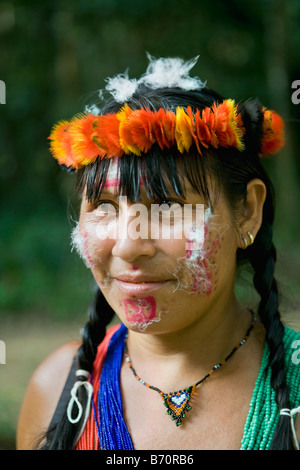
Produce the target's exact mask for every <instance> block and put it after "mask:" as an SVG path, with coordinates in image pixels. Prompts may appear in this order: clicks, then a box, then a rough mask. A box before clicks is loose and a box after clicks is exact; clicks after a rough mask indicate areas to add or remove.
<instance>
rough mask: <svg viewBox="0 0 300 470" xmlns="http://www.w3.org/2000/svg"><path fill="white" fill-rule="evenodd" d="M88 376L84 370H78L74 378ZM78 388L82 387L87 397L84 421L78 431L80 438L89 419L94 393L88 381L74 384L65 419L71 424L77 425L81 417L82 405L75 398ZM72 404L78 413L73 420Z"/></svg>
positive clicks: (78, 381)
mask: <svg viewBox="0 0 300 470" xmlns="http://www.w3.org/2000/svg"><path fill="white" fill-rule="evenodd" d="M89 375H90V374H89V372H87V371H85V370H82V369H78V370H77V371H76V376H84V377H87V378H88V377H89ZM80 387H84V388H85V389H86V391H87V395H88V396H87V403H86V407H85V415H84V420H83V423H82V426H81V429H80V433H79V437H80V436H81V434H82V432H83V430H84V427H85V425H86V422H87V419H88V417H89V413H90V406H91V400H92V396H93V391H94V389H93V385H92V384H91V383H90V382H88V381H82V380H77V381H76V382H75V383H74V385H73V388H72V390H71V398H70V401H69V404H68V408H67V417H68V420H69V422H70V423H71V424H76V423H78V422H79V421H80V419H81V417H82V413H83V407H82V404H81V403H80V401H79V400H78V398H77V391H78V389H79V388H80ZM74 404H76V405H77V408H78V413H77V416H76V417H75V418H73V417H72V411H73V406H74Z"/></svg>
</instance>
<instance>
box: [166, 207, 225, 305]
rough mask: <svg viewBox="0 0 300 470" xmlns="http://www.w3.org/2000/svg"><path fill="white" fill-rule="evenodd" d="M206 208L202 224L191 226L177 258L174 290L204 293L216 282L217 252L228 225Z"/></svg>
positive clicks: (208, 292)
mask: <svg viewBox="0 0 300 470" xmlns="http://www.w3.org/2000/svg"><path fill="white" fill-rule="evenodd" d="M215 218H216V216H213V215H212V213H211V211H210V209H207V210H206V211H205V217H204V220H203V225H201V226H199V225H198V226H197V227H193V228H192V230H191V231H190V233H189V236H188V239H187V243H186V253H185V257H181V258H179V259H178V262H177V269H176V270H175V272H174V273H173V276H174V277H175V279H177V286H176V288H175V291H176V290H183V291H185V292H187V293H189V294H199V295H204V296H208V295H210V294H211V292H212V290H213V287H214V285H215V284H216V282H217V274H218V263H217V252H218V250H219V249H220V245H221V244H222V241H223V239H224V234H225V231H226V230H228V228H229V226H228V225H226V224H223V223H218V222H215V221H214V220H215Z"/></svg>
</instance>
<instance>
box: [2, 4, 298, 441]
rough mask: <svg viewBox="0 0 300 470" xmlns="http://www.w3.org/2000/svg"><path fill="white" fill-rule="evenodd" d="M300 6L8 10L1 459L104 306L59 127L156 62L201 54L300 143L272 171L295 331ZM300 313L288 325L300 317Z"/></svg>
mask: <svg viewBox="0 0 300 470" xmlns="http://www.w3.org/2000/svg"><path fill="white" fill-rule="evenodd" d="M299 19H300V2H299V0H287V1H284V0H248V1H242V2H241V1H240V0H226V2H225V1H224V0H216V1H214V0H212V1H211V2H206V1H202V0H126V1H125V0H91V1H87V0H75V1H71V0H69V1H68V0H66V1H59V0H44V1H42V2H40V1H34V0H26V1H25V0H23V1H22V0H19V1H18V0H15V1H1V2H0V48H1V49H0V80H3V81H4V82H5V84H6V104H1V105H0V143H1V144H0V191H1V202H0V204H1V208H0V211H1V212H0V253H1V255H0V276H1V278H0V279H1V282H0V340H2V341H5V345H6V364H2V365H0V449H10V448H14V446H15V444H14V439H15V429H16V423H17V416H18V412H19V408H20V403H21V400H22V397H23V395H24V392H25V388H26V385H27V382H28V380H29V377H30V375H31V373H32V371H33V370H34V368H35V367H36V366H37V365H38V364H39V363H40V362H41V361H42V359H43V358H44V357H45V356H46V355H47V354H49V352H50V351H52V350H53V348H55V347H57V346H58V345H60V344H62V343H64V342H65V341H68V340H70V339H73V338H77V337H79V329H80V327H81V326H82V325H83V324H84V322H85V321H86V312H87V307H88V305H89V303H90V301H91V299H92V280H91V277H90V274H89V272H88V271H87V270H86V268H85V267H84V266H83V265H82V263H81V261H80V260H78V259H77V256H76V255H75V254H74V253H71V250H70V231H71V228H72V226H73V222H74V220H76V218H77V205H78V204H77V197H76V195H75V192H74V183H75V179H74V177H73V176H71V175H69V174H67V173H64V172H62V171H61V170H60V169H59V167H58V165H57V164H56V163H55V161H54V160H53V159H52V158H51V157H50V156H49V153H48V143H47V136H48V135H49V131H50V129H51V126H52V124H53V123H54V122H56V121H57V120H60V119H64V118H69V117H71V116H73V115H74V114H75V113H77V112H79V111H82V110H83V107H84V104H85V102H86V101H87V100H88V99H89V97H90V93H91V92H96V91H97V90H98V89H100V88H104V86H105V81H104V79H105V78H106V77H107V76H113V75H115V74H117V73H121V72H125V70H126V69H129V76H130V77H131V78H132V77H138V76H140V75H141V74H142V73H143V72H144V71H145V69H146V66H147V64H148V61H147V59H146V51H147V52H149V53H150V54H151V55H154V56H156V57H160V56H181V57H183V58H184V59H190V58H192V57H194V56H196V55H198V54H200V58H199V61H198V63H197V65H196V66H195V67H194V69H193V70H192V72H191V73H192V74H193V75H198V76H200V78H201V79H202V80H207V84H208V86H210V87H211V88H215V89H217V90H218V91H219V92H220V93H221V94H223V95H225V96H227V97H232V98H235V99H236V100H237V101H238V100H241V99H247V98H250V97H255V96H257V97H259V98H260V100H261V102H262V103H263V104H264V105H266V106H268V107H271V108H272V107H274V108H275V109H276V110H277V111H278V112H279V113H281V115H282V116H283V117H284V119H285V121H286V133H287V145H286V147H285V148H284V150H283V151H282V152H281V154H280V155H279V156H278V157H274V158H272V159H270V160H267V161H266V162H265V165H266V167H267V169H268V171H269V173H270V174H271V176H272V178H273V180H274V183H275V187H276V190H277V217H276V222H275V233H276V234H275V242H276V245H277V248H278V258H279V264H278V268H277V276H278V278H279V280H280V281H281V284H280V285H281V290H282V293H283V297H284V304H283V311H284V314H285V315H286V318H287V321H288V322H296V323H297V322H299V320H298V319H297V312H299V310H300V309H299V305H300V286H299V266H300V243H299V228H300V217H299V202H300V198H299V188H300V163H299V162H300V159H299V155H298V148H299V144H300V142H299V140H300V136H299V122H300V121H299V114H300V104H299V105H298V106H297V104H294V103H293V102H292V93H293V91H295V90H293V89H292V83H293V82H294V81H295V80H298V79H299V80H300V66H299V51H300V28H299ZM289 311H290V312H291V313H288V312H289Z"/></svg>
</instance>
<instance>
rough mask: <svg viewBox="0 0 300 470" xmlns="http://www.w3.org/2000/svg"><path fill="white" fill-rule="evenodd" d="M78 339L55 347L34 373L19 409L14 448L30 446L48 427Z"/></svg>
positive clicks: (32, 446) (33, 444)
mask: <svg viewBox="0 0 300 470" xmlns="http://www.w3.org/2000/svg"><path fill="white" fill-rule="evenodd" d="M80 344H81V343H80V341H72V342H70V343H67V344H65V345H63V346H61V347H60V348H58V349H56V350H55V351H54V352H53V353H52V354H50V356H48V357H47V358H46V359H45V360H44V361H43V362H42V363H41V364H40V366H39V367H38V368H37V369H36V370H35V372H34V373H33V375H32V377H31V379H30V382H29V385H28V388H27V391H26V394H25V397H24V401H23V404H22V408H21V411H20V416H19V422H18V429H17V448H18V449H24V450H28V449H32V448H34V447H35V445H36V443H37V441H38V440H39V439H40V438H41V436H42V435H43V433H45V431H46V430H47V428H48V426H49V424H50V422H51V419H52V417H53V414H54V412H55V409H56V406H57V404H58V401H59V398H60V395H61V393H62V391H63V388H64V385H65V383H66V380H67V378H68V375H69V372H70V368H71V366H72V362H73V359H74V356H75V355H76V352H77V350H78V348H79V346H80Z"/></svg>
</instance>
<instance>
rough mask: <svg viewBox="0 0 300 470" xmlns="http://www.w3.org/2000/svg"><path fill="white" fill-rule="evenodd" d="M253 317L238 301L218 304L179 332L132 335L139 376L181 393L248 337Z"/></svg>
mask: <svg viewBox="0 0 300 470" xmlns="http://www.w3.org/2000/svg"><path fill="white" fill-rule="evenodd" d="M251 320H252V318H251V313H250V312H249V311H248V310H246V309H245V308H244V307H242V306H241V305H240V304H239V303H238V302H237V301H234V302H231V303H230V305H229V304H228V305H226V307H225V308H221V307H220V306H219V305H218V303H217V302H216V303H215V305H214V306H213V307H210V308H209V309H208V310H207V311H204V312H202V313H201V315H200V316H199V318H198V319H197V321H196V322H193V323H192V324H189V325H188V326H186V327H185V328H183V329H180V331H172V332H166V333H160V334H151V333H148V334H141V333H137V332H134V331H129V335H128V351H129V356H130V358H131V361H132V364H133V366H134V368H135V370H136V372H137V374H138V375H139V376H140V377H141V378H143V379H145V380H146V381H147V382H150V381H152V384H153V385H155V386H158V387H160V385H161V387H162V389H163V387H165V389H168V388H166V387H169V389H172V387H173V388H174V389H176V388H177V389H178V388H180V387H185V386H187V385H189V383H190V384H192V383H194V382H196V381H197V380H199V379H200V378H201V376H202V375H205V374H206V373H207V372H209V370H210V369H211V368H212V366H214V365H215V364H218V363H219V362H221V361H222V360H223V359H225V357H226V356H227V355H228V354H229V353H230V352H231V350H232V349H233V347H234V346H235V345H236V344H238V343H239V342H240V341H241V340H242V339H243V338H244V336H245V334H246V331H247V329H248V327H249V325H250V323H251Z"/></svg>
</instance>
